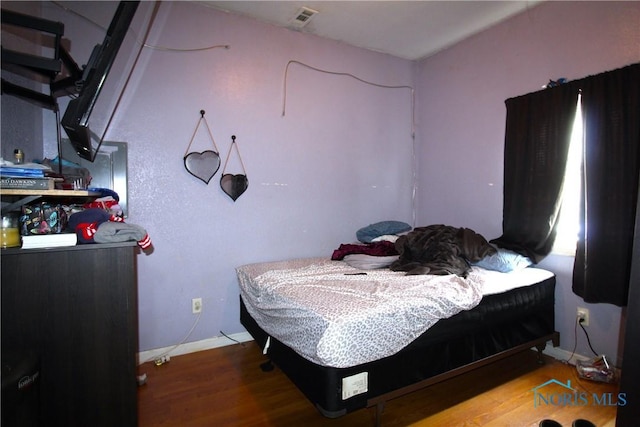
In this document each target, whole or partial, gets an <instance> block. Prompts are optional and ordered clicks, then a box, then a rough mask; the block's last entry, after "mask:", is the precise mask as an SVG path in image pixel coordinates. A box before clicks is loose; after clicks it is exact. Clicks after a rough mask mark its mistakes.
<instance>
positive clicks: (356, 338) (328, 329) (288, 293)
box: [236, 258, 483, 368]
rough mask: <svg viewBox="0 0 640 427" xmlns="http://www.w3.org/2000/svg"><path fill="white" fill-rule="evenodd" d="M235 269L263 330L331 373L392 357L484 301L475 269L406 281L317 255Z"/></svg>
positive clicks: (389, 273) (386, 272)
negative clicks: (441, 323) (466, 274)
mask: <svg viewBox="0 0 640 427" xmlns="http://www.w3.org/2000/svg"><path fill="white" fill-rule="evenodd" d="M236 271H237V274H238V280H239V284H240V294H241V296H242V299H243V301H244V302H245V305H246V307H247V310H248V311H249V313H250V314H251V316H252V317H253V318H254V319H255V320H256V322H257V323H258V324H259V325H260V327H261V328H262V329H264V330H265V331H266V332H267V333H268V334H270V335H271V336H273V337H274V338H276V339H278V340H279V341H280V342H282V343H284V344H286V345H287V346H289V347H290V348H292V349H294V350H295V351H296V352H298V353H299V354H300V355H301V356H303V357H304V358H306V359H308V360H310V361H312V362H314V363H317V364H319V365H323V366H332V367H337V368H344V367H349V366H355V365H359V364H362V363H366V362H370V361H373V360H377V359H381V358H383V357H387V356H390V355H392V354H394V353H397V352H398V351H399V350H401V349H402V348H403V347H405V346H406V345H408V344H409V343H411V342H412V341H413V340H415V339H416V338H417V337H418V336H420V335H421V334H422V333H423V332H424V331H426V330H427V329H428V328H429V327H431V326H432V325H434V324H435V323H436V322H437V321H438V320H440V319H444V318H448V317H451V316H453V315H455V314H457V313H458V312H460V311H462V310H469V309H471V308H473V307H475V306H476V305H477V304H478V303H479V302H480V300H481V299H482V287H483V284H482V280H481V276H479V275H477V274H473V272H472V274H470V275H469V277H468V278H466V279H464V278H462V277H459V276H456V275H448V276H433V275H419V276H406V275H405V273H404V272H393V271H390V270H388V269H381V270H367V271H366V272H364V271H362V270H358V269H356V268H353V267H350V266H349V265H347V264H346V263H345V262H343V261H331V260H327V259H323V258H317V259H302V260H293V261H283V262H275V263H260V264H250V265H245V266H242V267H238V268H237V269H236ZM354 273H359V274H354ZM364 273H366V274H364Z"/></svg>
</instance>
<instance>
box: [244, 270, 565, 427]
mask: <svg viewBox="0 0 640 427" xmlns="http://www.w3.org/2000/svg"><path fill="white" fill-rule="evenodd" d="M537 286H539V289H538V290H537V291H536V298H535V301H534V302H531V303H528V304H526V305H525V306H524V307H517V309H515V310H506V311H505V313H509V315H508V316H503V315H502V314H501V312H500V310H498V309H496V310H494V311H495V312H497V313H498V314H497V315H496V314H495V313H494V315H493V316H492V317H487V316H486V314H487V311H490V310H491V305H492V301H491V300H492V298H493V296H489V297H485V298H484V299H483V303H484V304H483V303H481V304H480V305H478V306H477V307H475V308H473V309H472V310H469V311H466V312H462V313H459V314H457V315H455V316H453V317H451V318H449V319H445V320H441V321H439V322H438V323H436V324H435V325H434V326H432V327H431V328H430V329H429V330H427V331H426V332H425V333H424V334H423V335H422V336H420V337H419V338H418V339H416V340H415V341H414V342H413V343H411V344H410V345H408V346H407V347H405V348H404V349H403V350H401V351H400V352H398V353H396V354H394V355H393V356H389V357H386V358H383V359H380V360H376V361H373V362H369V363H365V364H362V365H358V366H354V367H349V368H333V367H326V366H320V365H317V364H315V363H313V362H310V361H309V360H307V359H305V358H303V357H301V356H300V355H298V354H297V353H296V352H295V351H294V350H292V349H291V348H289V347H287V346H286V345H284V344H282V343H281V342H279V341H278V340H277V339H275V338H273V337H269V335H268V334H267V333H266V332H265V331H264V330H263V329H262V328H261V327H260V326H259V325H258V324H257V323H256V321H255V320H254V319H253V318H252V317H251V315H250V314H249V312H248V311H247V308H246V306H245V304H244V301H243V300H242V297H240V321H241V323H242V325H243V326H244V327H245V328H246V329H247V331H248V332H249V333H250V334H251V336H252V337H253V338H254V339H255V340H256V342H257V343H258V344H259V345H260V347H261V348H263V349H264V348H265V346H266V345H267V341H268V349H267V355H268V358H269V360H268V361H267V362H265V363H264V364H263V365H262V366H261V367H262V369H263V370H265V371H267V370H270V369H272V364H271V362H273V363H274V364H275V365H277V366H278V367H279V368H280V369H281V370H282V371H283V372H284V373H285V374H286V375H287V376H288V377H289V379H290V380H291V381H292V382H293V383H294V384H295V385H296V386H297V387H298V388H299V389H300V390H301V391H302V392H303V393H304V394H305V396H306V397H307V398H308V399H309V400H310V401H311V402H312V403H313V404H314V405H315V407H316V408H317V409H318V411H319V412H320V413H321V414H322V415H324V416H326V417H329V418H337V417H340V416H342V415H345V414H347V413H349V412H352V411H355V410H357V409H361V408H370V407H376V417H375V420H376V426H379V425H380V423H381V415H382V412H383V410H384V405H385V402H387V401H389V400H391V399H394V398H396V397H400V396H403V395H405V394H408V393H411V392H413V391H417V390H419V389H422V388H424V387H428V386H430V385H433V384H436V383H438V382H441V381H444V380H447V379H449V378H452V377H455V376H457V375H461V374H464V373H466V372H469V371H471V370H473V369H477V368H479V367H482V366H485V365H488V364H489V363H493V362H495V361H498V360H500V359H503V358H505V357H509V356H511V355H514V354H516V353H518V352H522V351H526V350H529V349H531V348H534V347H535V348H536V349H537V350H538V361H539V363H543V359H542V351H543V350H544V348H545V347H546V343H547V342H549V341H551V342H552V344H553V346H554V347H555V346H558V345H559V340H560V336H559V334H558V332H556V331H555V330H554V320H555V319H554V290H555V277H553V278H550V279H548V280H546V281H545V282H543V283H541V284H538V285H537ZM496 298H497V297H496ZM500 302H501V303H502V304H504V301H500ZM493 305H496V304H495V301H494V303H493ZM487 307H489V308H487ZM514 316H515V317H514ZM485 318H490V319H491V320H489V321H484V320H483V319H485ZM362 372H368V390H367V391H366V392H365V393H362V394H358V395H355V396H353V397H350V398H348V399H346V400H343V399H342V379H343V378H348V377H350V376H352V375H356V374H359V373H362Z"/></svg>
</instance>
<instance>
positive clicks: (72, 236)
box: [22, 233, 78, 249]
mask: <svg viewBox="0 0 640 427" xmlns="http://www.w3.org/2000/svg"><path fill="white" fill-rule="evenodd" d="M76 243H78V236H77V235H76V233H57V234H31V235H29V236H22V249H36V248H58V247H61V246H75V245H76Z"/></svg>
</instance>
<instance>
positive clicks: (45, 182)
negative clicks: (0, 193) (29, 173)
mask: <svg viewBox="0 0 640 427" xmlns="http://www.w3.org/2000/svg"><path fill="white" fill-rule="evenodd" d="M0 188H6V189H12V190H53V189H54V188H55V180H54V179H51V178H16V177H8V176H2V177H0Z"/></svg>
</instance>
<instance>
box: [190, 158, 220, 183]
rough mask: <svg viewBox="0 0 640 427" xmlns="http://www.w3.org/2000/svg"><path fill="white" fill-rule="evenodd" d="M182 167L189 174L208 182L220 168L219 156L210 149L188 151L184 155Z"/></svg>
mask: <svg viewBox="0 0 640 427" xmlns="http://www.w3.org/2000/svg"><path fill="white" fill-rule="evenodd" d="M184 167H185V168H186V169H187V172H189V173H190V174H191V175H193V176H195V177H196V178H198V179H200V180H202V181H203V182H204V183H205V184H209V181H211V178H213V175H215V174H216V172H218V169H220V156H219V155H218V153H216V152H215V151H212V150H206V151H203V152H201V153H195V152H194V153H189V154H187V155H186V156H184Z"/></svg>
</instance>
